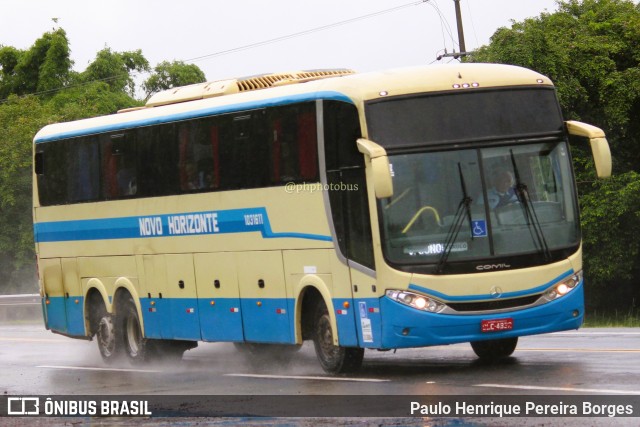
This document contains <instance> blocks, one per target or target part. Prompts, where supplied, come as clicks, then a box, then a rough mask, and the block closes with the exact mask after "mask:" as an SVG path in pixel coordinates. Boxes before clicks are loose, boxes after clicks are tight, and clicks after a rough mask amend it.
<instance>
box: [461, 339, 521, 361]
mask: <svg viewBox="0 0 640 427" xmlns="http://www.w3.org/2000/svg"><path fill="white" fill-rule="evenodd" d="M517 345H518V337H515V338H503V339H497V340H488V341H474V342H472V343H471V348H472V349H473V351H474V352H475V353H476V355H477V356H478V357H479V358H480V360H484V361H495V360H500V359H504V358H506V357H509V356H511V354H513V352H514V351H515V349H516V346H517Z"/></svg>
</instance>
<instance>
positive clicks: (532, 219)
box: [509, 150, 551, 261]
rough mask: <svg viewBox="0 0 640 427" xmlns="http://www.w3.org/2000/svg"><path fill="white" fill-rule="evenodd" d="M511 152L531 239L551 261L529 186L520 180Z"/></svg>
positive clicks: (519, 194)
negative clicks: (530, 196)
mask: <svg viewBox="0 0 640 427" xmlns="http://www.w3.org/2000/svg"><path fill="white" fill-rule="evenodd" d="M509 151H510V153H511V164H512V165H513V172H514V174H515V179H516V194H517V196H518V200H519V201H520V204H521V205H522V212H523V213H524V216H525V220H526V221H527V225H528V226H529V231H530V232H531V238H532V239H533V242H534V244H535V243H537V246H539V250H540V253H541V254H542V255H544V258H545V260H547V261H549V260H550V259H551V252H550V251H549V245H548V244H547V240H546V239H545V237H544V231H543V230H542V226H541V225H540V221H539V220H538V215H537V214H536V210H535V208H534V207H533V204H532V203H531V199H530V198H529V189H528V188H527V184H525V183H523V182H522V181H521V180H520V172H519V171H518V165H517V164H516V158H515V156H514V155H513V150H509Z"/></svg>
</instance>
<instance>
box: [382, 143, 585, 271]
mask: <svg viewBox="0 0 640 427" xmlns="http://www.w3.org/2000/svg"><path fill="white" fill-rule="evenodd" d="M389 161H390V163H391V165H392V169H393V187H394V195H393V197H391V198H389V199H384V200H382V201H381V202H380V214H381V223H382V228H383V230H382V231H383V236H384V237H383V238H384V241H383V245H382V246H383V248H384V252H385V256H386V258H387V260H388V261H390V262H391V263H392V264H396V265H398V264H399V265H403V264H405V265H406V264H414V265H415V264H419V265H424V264H432V265H439V264H443V263H444V262H459V261H476V264H477V261H481V260H489V261H490V260H491V259H497V258H499V259H501V260H508V259H509V257H512V256H518V255H527V254H536V255H537V256H538V257H542V258H543V259H545V260H546V261H547V262H548V261H549V260H550V259H549V258H548V257H549V256H550V254H552V253H553V252H554V251H557V250H558V249H564V248H570V247H571V248H575V247H576V245H578V243H579V229H578V217H577V215H578V212H577V209H576V203H575V194H574V191H573V186H572V184H571V183H572V173H571V169H570V162H569V154H568V150H567V146H566V144H565V143H564V142H562V141H556V142H539V143H531V144H521V145H510V146H501V147H490V148H474V149H467V150H454V151H438V152H424V153H410V154H409V153H408V154H397V155H391V156H389ZM545 257H546V258H545ZM492 262H495V261H492Z"/></svg>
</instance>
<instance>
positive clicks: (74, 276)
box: [61, 258, 86, 335]
mask: <svg viewBox="0 0 640 427" xmlns="http://www.w3.org/2000/svg"><path fill="white" fill-rule="evenodd" d="M61 267H62V283H63V286H64V290H65V295H67V298H66V299H65V311H66V313H67V334H69V335H85V334H86V333H85V322H84V297H83V293H82V283H81V282H80V279H79V276H78V262H77V260H76V259H75V258H63V259H61Z"/></svg>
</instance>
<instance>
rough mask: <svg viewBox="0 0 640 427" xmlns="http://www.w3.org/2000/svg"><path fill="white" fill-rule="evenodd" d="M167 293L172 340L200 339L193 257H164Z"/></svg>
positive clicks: (173, 255)
mask: <svg viewBox="0 0 640 427" xmlns="http://www.w3.org/2000/svg"><path fill="white" fill-rule="evenodd" d="M165 260H166V268H167V277H166V280H167V291H168V296H170V297H171V299H170V306H171V309H170V310H171V312H170V319H171V325H172V334H171V335H172V336H171V338H174V339H181V340H195V341H198V340H200V339H201V336H200V319H199V317H198V316H199V315H198V310H197V307H198V294H197V291H196V278H195V274H194V271H193V255H191V254H170V255H165Z"/></svg>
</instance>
